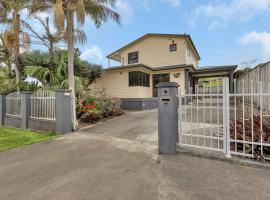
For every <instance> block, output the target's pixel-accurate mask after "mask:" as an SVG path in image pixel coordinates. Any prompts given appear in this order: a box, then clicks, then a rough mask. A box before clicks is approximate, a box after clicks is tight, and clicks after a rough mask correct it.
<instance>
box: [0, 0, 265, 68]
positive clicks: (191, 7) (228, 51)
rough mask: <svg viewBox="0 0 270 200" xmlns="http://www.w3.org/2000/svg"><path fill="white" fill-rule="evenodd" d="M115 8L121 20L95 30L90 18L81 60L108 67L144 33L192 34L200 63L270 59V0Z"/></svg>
mask: <svg viewBox="0 0 270 200" xmlns="http://www.w3.org/2000/svg"><path fill="white" fill-rule="evenodd" d="M114 9H115V10H116V11H117V12H119V13H120V15H121V25H118V24H116V23H114V22H112V21H108V22H106V23H105V24H103V25H102V27H101V28H99V29H97V28H96V27H95V26H94V25H93V23H92V22H91V20H90V19H87V21H86V24H85V26H84V28H83V29H84V31H85V32H86V35H87V38H88V39H87V42H86V43H85V44H84V45H79V44H77V45H76V46H77V47H79V48H80V50H81V52H82V55H81V57H82V58H83V59H85V60H88V61H89V62H92V63H97V64H102V65H103V66H104V67H105V68H106V67H107V59H106V55H108V54H110V53H111V52H113V51H115V50H117V49H119V48H121V47H122V46H124V45H126V44H128V43H130V42H132V41H133V40H135V39H137V38H139V37H141V36H142V35H144V34H146V33H169V34H183V33H186V34H190V35H191V37H192V39H193V41H194V43H195V46H196V48H197V50H198V52H199V54H200V56H201V61H200V63H199V66H201V67H203V66H212V65H213V66H215V65H229V64H238V65H243V64H249V63H251V61H253V60H255V63H253V65H254V64H256V63H261V62H265V61H268V60H270V20H269V19H270V0H116V5H115V8H114ZM43 16H45V15H44V14H43ZM49 16H52V15H49ZM51 20H53V19H52V17H51ZM28 21H29V23H30V24H31V25H32V26H33V27H34V28H36V30H38V31H39V30H41V29H40V25H39V24H38V22H37V21H36V20H29V19H28ZM1 28H3V27H1V26H0V29H1ZM31 49H44V48H43V47H40V46H36V45H35V46H32V47H31ZM113 64H114V65H117V63H113Z"/></svg>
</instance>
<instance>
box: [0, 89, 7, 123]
mask: <svg viewBox="0 0 270 200" xmlns="http://www.w3.org/2000/svg"><path fill="white" fill-rule="evenodd" d="M5 114H6V95H5V94H0V126H3V125H4V118H5Z"/></svg>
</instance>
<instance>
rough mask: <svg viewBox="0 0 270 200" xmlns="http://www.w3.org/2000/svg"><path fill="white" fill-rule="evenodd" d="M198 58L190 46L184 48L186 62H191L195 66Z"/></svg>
mask: <svg viewBox="0 0 270 200" xmlns="http://www.w3.org/2000/svg"><path fill="white" fill-rule="evenodd" d="M198 62H199V61H198V59H197V58H196V56H195V53H194V51H192V50H191V47H190V46H188V47H187V48H186V64H191V65H193V66H194V67H195V68H197V67H198Z"/></svg>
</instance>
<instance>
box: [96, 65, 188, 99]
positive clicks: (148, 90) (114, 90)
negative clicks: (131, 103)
mask: <svg viewBox="0 0 270 200" xmlns="http://www.w3.org/2000/svg"><path fill="white" fill-rule="evenodd" d="M130 71H142V72H145V73H148V74H150V87H141V86H133V87H129V77H128V73H129V72H130ZM166 73H170V81H171V82H177V83H178V84H179V85H180V89H181V93H182V94H183V92H184V88H185V76H184V69H173V70H164V71H152V70H148V69H145V68H143V67H136V68H127V69H117V70H111V71H105V72H104V73H103V74H102V77H101V78H98V79H97V80H96V82H95V83H94V84H93V85H92V87H93V89H95V90H100V89H103V88H104V89H106V91H107V92H108V93H109V94H110V95H112V96H115V97H118V98H151V97H153V79H152V78H153V77H152V75H153V74H166ZM177 73H180V76H179V77H177V78H176V77H175V75H174V74H177Z"/></svg>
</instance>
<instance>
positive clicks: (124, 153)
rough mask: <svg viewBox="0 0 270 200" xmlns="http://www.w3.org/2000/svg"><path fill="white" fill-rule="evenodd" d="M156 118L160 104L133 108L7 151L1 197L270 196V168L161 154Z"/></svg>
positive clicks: (185, 199) (165, 199) (171, 199)
mask: <svg viewBox="0 0 270 200" xmlns="http://www.w3.org/2000/svg"><path fill="white" fill-rule="evenodd" d="M156 117H157V115H156V111H151V112H136V113H128V114H127V115H125V116H122V117H120V118H117V119H114V120H110V121H107V122H105V123H102V124H99V125H95V126H93V127H92V128H89V129H88V130H84V131H82V132H77V133H74V134H70V135H65V136H62V137H60V138H58V139H56V140H53V141H49V142H43V143H39V144H34V145H31V146H26V147H22V148H18V149H13V150H10V151H7V152H0V180H1V181H0V199H5V200H14V199H20V200H29V199H31V200H45V199H50V200H59V199H65V200H74V199H78V200H92V199H93V200H96V199H101V200H102V199H106V200H127V199H128V200H138V199H140V200H178V199H182V200H193V199H198V200H218V199H222V200H231V199H238V200H245V199H258V200H264V199H270V194H269V184H270V179H269V177H270V171H269V170H263V169H256V168H248V167H243V166H239V165H233V164H230V163H225V162H219V161H214V160H209V159H203V158H198V157H192V156H188V155H183V154H178V155H176V156H158V154H157V145H156V144H155V134H156V130H157V127H156V121H157V119H156Z"/></svg>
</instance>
